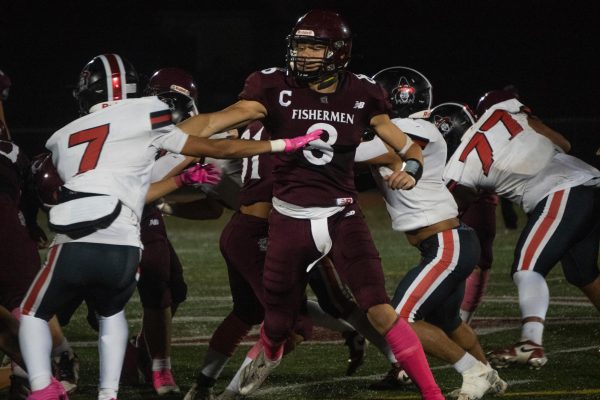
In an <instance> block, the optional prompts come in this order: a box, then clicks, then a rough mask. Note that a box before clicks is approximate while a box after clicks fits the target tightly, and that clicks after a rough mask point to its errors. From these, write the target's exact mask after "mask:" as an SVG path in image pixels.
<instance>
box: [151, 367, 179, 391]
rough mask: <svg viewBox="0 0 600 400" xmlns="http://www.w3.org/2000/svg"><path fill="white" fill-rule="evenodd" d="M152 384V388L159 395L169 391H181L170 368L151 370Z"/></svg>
mask: <svg viewBox="0 0 600 400" xmlns="http://www.w3.org/2000/svg"><path fill="white" fill-rule="evenodd" d="M152 386H154V390H156V393H157V394H158V395H159V396H163V395H165V394H169V393H181V391H180V390H179V386H177V384H176V383H175V379H174V378H173V374H172V373H171V370H170V369H162V370H160V371H152Z"/></svg>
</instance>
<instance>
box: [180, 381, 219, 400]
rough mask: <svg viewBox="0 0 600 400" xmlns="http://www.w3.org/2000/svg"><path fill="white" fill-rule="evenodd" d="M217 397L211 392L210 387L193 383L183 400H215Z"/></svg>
mask: <svg viewBox="0 0 600 400" xmlns="http://www.w3.org/2000/svg"><path fill="white" fill-rule="evenodd" d="M216 399H217V397H216V396H215V394H214V392H213V388H212V387H208V386H200V385H198V384H197V383H194V384H193V385H192V387H191V388H190V390H188V391H187V393H186V394H185V396H184V397H183V400H216Z"/></svg>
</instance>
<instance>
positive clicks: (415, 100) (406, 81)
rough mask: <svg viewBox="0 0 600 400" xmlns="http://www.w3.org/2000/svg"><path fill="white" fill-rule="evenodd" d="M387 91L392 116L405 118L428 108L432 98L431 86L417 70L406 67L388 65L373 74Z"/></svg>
mask: <svg viewBox="0 0 600 400" xmlns="http://www.w3.org/2000/svg"><path fill="white" fill-rule="evenodd" d="M373 79H374V80H375V81H376V82H377V83H379V84H380V85H381V86H383V88H384V89H385V90H386V91H387V93H388V96H389V97H388V98H389V100H390V103H391V104H392V112H391V117H392V118H407V117H408V116H409V115H411V114H414V113H415V112H417V111H423V110H428V109H429V108H430V107H431V102H432V100H433V95H432V86H431V83H430V82H429V80H428V79H427V78H426V77H425V75H423V74H422V73H420V72H419V71H417V70H415V69H412V68H408V67H390V68H386V69H383V70H381V71H379V72H377V73H376V74H375V75H373Z"/></svg>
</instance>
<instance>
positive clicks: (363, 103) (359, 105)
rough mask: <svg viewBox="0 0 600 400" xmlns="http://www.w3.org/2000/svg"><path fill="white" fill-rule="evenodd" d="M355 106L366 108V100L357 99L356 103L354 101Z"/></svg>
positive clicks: (356, 107)
mask: <svg viewBox="0 0 600 400" xmlns="http://www.w3.org/2000/svg"><path fill="white" fill-rule="evenodd" d="M354 108H355V109H359V110H360V109H362V108H365V102H364V101H358V100H357V101H356V103H354Z"/></svg>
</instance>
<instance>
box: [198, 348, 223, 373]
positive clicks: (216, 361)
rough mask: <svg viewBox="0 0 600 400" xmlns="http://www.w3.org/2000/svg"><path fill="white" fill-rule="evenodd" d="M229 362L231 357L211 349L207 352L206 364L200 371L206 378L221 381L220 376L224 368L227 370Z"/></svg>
mask: <svg viewBox="0 0 600 400" xmlns="http://www.w3.org/2000/svg"><path fill="white" fill-rule="evenodd" d="M227 361H229V357H227V356H226V355H225V354H221V353H219V352H218V351H215V350H213V349H211V348H210V347H209V348H208V350H207V351H206V355H205V356H204V364H203V365H202V368H201V369H200V371H201V372H202V375H204V376H207V377H209V378H213V379H215V380H216V379H219V376H220V375H221V372H223V368H225V365H226V364H227Z"/></svg>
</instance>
